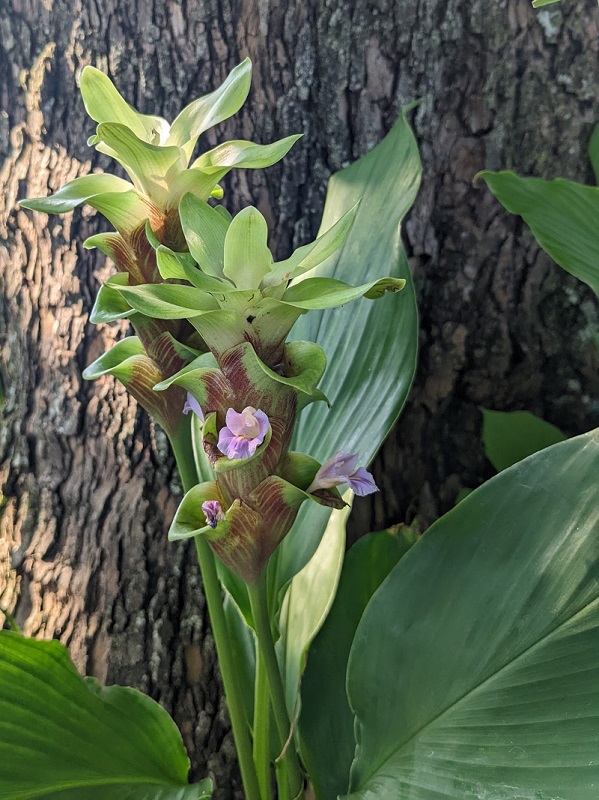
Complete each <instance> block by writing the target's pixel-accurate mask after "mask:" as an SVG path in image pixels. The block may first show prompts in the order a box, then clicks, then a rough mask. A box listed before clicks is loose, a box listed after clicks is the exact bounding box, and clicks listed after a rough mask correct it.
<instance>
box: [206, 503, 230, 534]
mask: <svg viewBox="0 0 599 800" xmlns="http://www.w3.org/2000/svg"><path fill="white" fill-rule="evenodd" d="M202 511H203V512H204V514H205V515H206V522H207V523H208V525H210V527H211V528H216V526H217V525H218V523H219V522H223V520H224V519H225V515H224V514H223V510H222V508H221V504H220V503H219V502H218V500H206V501H205V502H204V503H202Z"/></svg>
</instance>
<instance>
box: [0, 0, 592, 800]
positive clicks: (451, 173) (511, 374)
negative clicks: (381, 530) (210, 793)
mask: <svg viewBox="0 0 599 800" xmlns="http://www.w3.org/2000/svg"><path fill="white" fill-rule="evenodd" d="M597 20H598V17H597V7H596V4H595V3H594V2H593V0H586V1H585V2H584V3H578V4H573V3H572V4H567V3H564V4H562V5H559V6H552V7H549V8H547V9H545V10H543V11H540V12H534V11H533V10H532V9H531V8H530V3H529V2H528V0H503V1H502V2H501V1H500V2H496V3H493V4H489V3H488V2H484V0H449V1H448V0H402V1H401V2H396V0H332V1H331V2H323V0H308V1H307V2H304V1H302V2H300V1H299V0H288V2H286V3H278V2H273V1H271V2H269V0H265V2H261V3H254V2H250V0H207V1H206V2H199V0H188V1H187V2H178V1H177V0H166V2H162V3H155V2H153V0H120V1H119V2H118V3H117V2H115V0H106V2H105V3H102V4H97V3H95V2H92V0H78V1H77V2H76V3H74V4H73V3H71V2H67V1H66V0H54V2H52V3H48V2H41V0H37V2H36V0H33V2H31V3H22V2H21V0H4V2H3V3H2V5H1V6H0V99H1V107H2V109H3V111H2V114H1V116H0V151H1V153H2V155H3V156H4V158H5V160H4V165H3V166H2V168H1V169H0V235H1V237H2V241H1V243H0V264H1V269H0V289H1V291H0V375H1V380H2V386H3V401H2V403H3V406H2V424H1V427H0V443H1V450H0V479H1V481H2V485H3V489H2V492H3V498H2V505H3V508H2V511H1V517H0V562H1V565H2V566H1V571H0V606H1V607H4V608H8V609H9V610H13V611H14V613H15V615H16V618H17V620H18V621H19V623H20V624H21V625H22V626H23V629H24V631H25V632H26V633H27V634H28V635H33V636H42V637H58V638H60V639H61V640H62V641H63V642H65V643H66V644H68V645H69V648H70V650H71V653H72V655H73V657H74V659H75V661H76V663H77V665H78V666H79V668H80V669H81V670H82V671H85V672H87V673H88V674H93V675H96V676H97V677H98V678H100V680H102V681H107V682H119V683H124V684H129V685H134V686H138V687H139V688H141V689H143V690H144V691H147V692H149V693H150V694H151V695H152V696H154V697H155V698H157V699H159V700H160V701H161V702H162V703H163V704H164V705H165V706H166V708H167V709H168V710H169V711H171V712H172V713H173V715H174V717H175V720H176V721H177V722H178V724H179V726H180V728H181V730H182V732H183V736H184V739H185V743H186V745H187V747H188V749H189V751H190V753H191V755H192V760H193V762H194V766H195V771H196V774H197V775H203V774H205V773H206V770H211V771H212V772H213V773H214V775H215V777H216V781H217V783H218V785H219V786H220V792H219V797H220V798H221V799H222V800H225V798H230V797H233V796H234V795H235V793H236V792H237V791H238V786H239V784H238V781H237V778H236V771H235V758H234V752H233V746H232V741H231V739H230V737H229V735H228V724H227V719H226V711H225V708H224V704H223V701H222V698H221V694H220V689H219V683H218V678H217V673H216V667H215V657H214V648H213V644H212V640H211V637H210V633H209V630H208V625H207V620H206V615H205V609H204V604H203V600H202V594H201V587H200V586H199V585H198V579H197V576H196V565H195V562H194V559H193V557H192V555H191V554H190V552H189V548H187V547H184V546H175V545H169V544H168V543H167V541H166V530H167V525H168V522H169V521H170V519H171V517H172V515H173V513H174V510H175V508H176V504H177V501H178V499H179V497H180V488H179V485H178V482H177V479H176V477H175V471H174V467H173V463H172V460H171V459H170V458H168V457H167V454H166V442H165V438H164V436H163V435H162V433H161V432H160V431H159V430H155V429H153V428H152V427H151V426H150V423H149V421H148V418H147V417H146V416H145V414H143V413H138V411H137V408H136V404H135V402H134V401H133V400H132V399H131V398H130V397H129V396H128V395H127V394H126V392H125V391H124V389H123V388H122V387H121V386H120V385H119V384H116V383H114V382H113V381H112V380H105V381H100V382H96V383H94V384H86V383H84V382H83V381H82V380H81V371H82V369H83V367H84V366H85V365H87V364H88V363H90V362H91V361H92V360H93V359H94V358H95V357H97V356H98V355H99V354H100V353H101V352H103V351H104V350H105V349H106V348H107V346H109V345H110V344H111V343H112V341H113V340H114V339H115V338H117V337H119V336H121V335H122V334H123V332H124V331H125V329H126V326H122V327H121V328H119V327H118V326H104V327H99V328H96V327H94V326H91V325H89V324H88V317H89V312H90V310H91V306H92V303H93V299H94V296H95V294H96V291H97V288H98V285H99V282H100V281H101V280H103V279H104V278H106V277H107V276H108V274H109V273H110V267H109V266H107V265H106V264H105V263H104V260H103V257H102V256H100V255H98V254H97V252H86V251H84V250H83V249H82V248H81V245H80V242H81V241H83V239H85V238H86V236H88V235H90V234H91V233H93V232H96V231H97V230H98V229H99V227H100V226H101V225H103V223H102V222H101V221H100V219H99V218H98V217H97V216H96V215H95V214H93V213H92V212H91V211H90V210H89V209H86V210H84V211H83V212H80V211H77V212H75V214H74V215H66V216H62V217H50V218H49V219H48V218H47V217H45V216H44V215H37V214H31V213H29V212H24V211H18V210H17V207H16V201H17V198H19V197H24V196H30V197H35V196H40V195H44V194H47V193H50V192H52V191H54V190H56V189H57V188H58V187H59V186H60V185H62V184H63V183H64V182H65V181H67V180H69V179H71V178H74V177H76V176H77V175H81V174H85V173H87V172H88V171H89V170H90V169H93V168H96V167H103V166H106V163H107V162H106V163H104V162H103V159H102V158H101V157H97V156H95V155H94V157H93V161H92V160H90V153H91V151H90V150H89V149H88V148H87V147H86V144H85V140H86V138H87V136H88V135H89V134H90V133H92V132H93V127H94V126H93V124H92V123H91V122H90V121H89V120H88V119H87V117H86V115H85V113H84V108H83V104H82V102H81V99H80V97H79V93H78V91H77V87H76V81H77V76H78V74H79V71H80V69H81V68H82V67H83V66H84V65H85V64H88V63H92V64H94V65H95V66H98V67H100V68H102V69H105V70H107V71H108V73H109V74H110V76H111V77H112V78H113V80H114V81H115V83H116V85H117V86H118V88H119V89H120V90H121V91H122V92H123V93H124V95H125V96H126V97H127V98H128V99H129V100H130V101H131V102H132V103H133V104H134V105H136V106H137V107H138V108H139V109H140V110H142V111H145V112H156V113H160V114H162V115H164V116H166V117H167V118H172V117H174V115H175V114H176V113H177V111H178V110H179V109H180V108H181V107H182V106H183V105H184V104H185V103H186V102H188V101H189V100H190V99H191V98H193V97H196V96H197V95H198V94H201V93H203V92H207V91H209V90H211V89H213V88H214V87H215V86H216V85H218V84H219V83H220V82H221V81H222V80H223V78H224V77H225V75H226V74H227V72H228V70H230V69H231V68H232V67H233V66H234V65H235V64H236V63H238V62H239V61H241V60H242V58H243V57H245V56H246V55H249V56H250V57H251V58H252V60H253V62H254V80H253V89H252V92H251V95H250V102H249V103H248V104H247V105H246V106H245V108H244V109H243V110H242V112H241V113H240V114H238V115H237V116H236V117H234V118H233V119H231V120H229V121H228V122H227V123H226V124H224V125H222V126H220V128H219V129H218V130H217V131H216V133H215V132H214V131H211V132H210V133H209V134H208V135H207V137H206V142H205V143H204V145H205V146H213V145H214V144H216V142H217V141H221V140H222V139H223V138H247V139H253V140H254V141H257V142H267V141H271V140H272V139H274V138H279V137H282V136H285V135H288V134H291V133H295V132H304V134H305V136H304V138H303V139H302V140H301V141H300V142H299V143H298V145H296V147H295V148H294V150H293V151H292V153H291V154H290V156H289V157H288V158H287V159H285V161H284V162H282V163H281V164H280V165H277V166H275V167H272V168H270V169H268V170H266V171H264V172H249V173H246V172H241V171H238V172H235V173H234V174H233V176H232V178H231V179H230V181H228V184H227V194H226V202H227V203H228V205H229V207H230V209H231V210H232V211H235V210H237V209H238V208H239V207H240V206H241V205H243V204H247V203H250V202H252V203H254V204H256V205H258V207H259V208H260V210H261V211H262V212H263V213H264V214H265V216H266V217H267V219H268V220H269V222H270V223H271V225H272V226H273V228H274V229H275V230H276V238H275V240H274V241H273V242H272V246H273V248H274V251H275V255H276V257H279V258H281V257H284V256H285V255H286V254H287V253H288V252H289V250H290V248H291V246H292V245H298V244H302V243H303V242H304V241H307V239H308V237H309V236H310V235H313V234H314V233H315V232H316V229H317V227H318V222H319V219H320V214H321V210H322V206H323V200H324V192H325V187H326V180H327V177H328V175H329V174H330V172H331V171H333V170H337V169H339V168H340V167H342V166H343V165H345V164H347V163H348V162H350V161H352V160H353V159H355V158H357V157H358V156H360V155H362V154H363V153H365V152H366V151H367V150H369V149H370V148H371V147H372V146H373V145H374V144H376V143H377V142H378V141H379V140H380V138H381V137H382V136H383V134H384V133H385V132H386V131H387V130H388V129H389V128H390V126H391V124H392V123H393V120H394V119H395V117H396V115H397V114H398V112H399V109H400V107H401V106H402V105H403V104H404V103H406V102H408V101H410V100H412V99H414V98H422V101H423V102H422V104H421V105H420V106H419V108H418V110H417V111H416V112H415V113H414V116H413V121H414V126H415V130H416V134H417V137H418V140H419V143H420V147H421V153H422V159H423V167H424V181H423V187H422V189H421V192H420V195H419V197H418V199H417V202H416V206H415V208H414V210H413V211H412V213H411V215H410V217H409V220H408V222H407V224H406V226H405V231H404V238H405V240H406V245H407V248H408V252H409V254H410V257H411V263H412V266H413V271H414V277H415V280H416V285H417V288H418V295H419V304H420V313H421V351H420V366H419V371H418V375H417V379H416V383H415V386H414V389H413V392H412V395H411V398H410V401H409V403H408V406H407V408H406V411H405V413H404V415H403V417H402V419H401V421H400V423H399V425H398V426H397V427H396V429H395V431H394V432H393V434H392V435H391V437H390V438H389V441H388V442H387V444H386V445H385V446H384V448H383V450H382V452H381V453H380V455H379V457H378V459H377V461H376V463H375V467H374V472H375V475H376V478H377V481H378V483H379V485H380V486H381V487H382V489H383V491H382V492H381V493H380V494H379V495H376V496H375V497H374V499H373V500H372V501H362V502H359V503H357V504H356V510H355V513H354V523H353V533H354V535H357V534H358V533H359V532H363V531H365V530H367V529H371V528H374V527H383V526H385V525H387V524H390V523H394V522H398V521H402V520H407V521H411V520H412V519H413V518H414V517H415V516H416V517H417V518H418V519H419V521H420V524H421V526H422V527H425V526H426V525H428V524H430V522H431V521H432V520H433V519H435V518H436V517H437V516H438V515H439V514H440V513H441V512H443V511H445V510H447V508H449V507H450V506H451V505H452V504H453V503H454V501H455V498H456V495H457V494H458V491H459V490H460V489H461V488H462V487H463V486H474V485H477V484H479V483H480V482H481V481H482V480H483V479H485V478H486V477H488V476H489V474H490V467H489V465H488V464H486V462H485V460H484V456H483V453H482V446H481V442H480V427H481V418H480V414H479V412H478V406H479V405H483V406H487V407H491V408H497V409H501V410H510V409H517V408H525V409H529V410H531V411H534V412H535V413H537V414H539V415H541V416H543V417H545V418H546V419H548V420H550V421H551V422H553V423H555V424H557V425H558V426H560V427H562V429H563V430H564V431H565V432H566V433H568V434H574V433H577V432H580V431H582V430H587V429H589V428H591V427H592V426H593V425H596V424H598V422H597V403H596V397H597V388H598V380H597V350H596V344H595V342H594V340H593V336H592V330H593V325H595V326H596V317H594V315H596V307H595V306H594V305H593V302H592V300H591V294H590V292H589V291H587V290H586V289H585V288H584V287H583V286H582V284H580V283H578V282H577V281H576V280H575V279H574V278H570V277H569V276H567V275H565V274H564V273H563V272H562V271H561V270H559V269H558V268H557V267H554V266H553V265H552V264H551V262H550V261H549V260H548V259H547V258H546V257H545V256H544V255H543V254H542V253H540V252H539V250H538V248H537V246H536V244H535V243H534V240H533V239H532V237H531V235H530V233H529V232H528V230H527V229H526V228H525V227H524V226H523V225H522V224H521V223H520V222H519V221H518V220H515V219H513V218H511V217H509V216H508V215H507V214H505V213H504V212H503V210H502V209H501V208H500V207H499V205H498V204H497V203H496V202H495V201H494V200H493V198H492V197H491V195H490V193H489V192H488V191H487V190H486V189H485V188H484V186H480V187H474V186H473V185H472V178H473V176H474V174H475V173H476V172H477V171H478V170H480V169H482V168H483V167H489V168H492V169H499V168H503V167H506V168H507V167H509V168H513V169H515V170H516V171H518V172H520V173H523V174H536V175H538V176H541V177H552V176H555V175H558V174H559V175H563V176H565V177H568V178H571V179H574V180H582V181H585V180H586V181H587V182H590V180H591V170H590V167H589V166H588V163H587V160H586V156H585V149H586V144H587V142H588V139H589V136H590V133H591V129H592V124H593V123H594V122H595V120H596V116H597V112H596V100H595V97H596V87H597V77H598V76H597V72H598V64H597V49H598V46H599V35H598V31H597ZM397 324H401V320H400V319H398V321H397Z"/></svg>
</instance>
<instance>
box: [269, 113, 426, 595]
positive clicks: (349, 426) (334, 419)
mask: <svg viewBox="0 0 599 800" xmlns="http://www.w3.org/2000/svg"><path fill="white" fill-rule="evenodd" d="M420 174H421V168H420V159H419V156H418V148H417V146H416V141H415V139H414V136H413V134H412V132H411V130H410V127H409V125H408V122H407V120H406V117H405V114H402V115H401V116H400V117H399V119H398V120H397V122H396V123H395V125H394V126H393V129H392V130H391V132H390V133H389V134H388V135H387V136H386V137H385V139H384V140H383V141H382V142H381V143H380V144H379V145H378V146H377V147H375V148H374V150H373V151H372V152H371V153H369V154H368V155H366V156H364V157H363V158H361V159H360V160H359V161H358V162H356V163H355V164H353V165H352V166H350V167H348V168H347V169H344V170H342V171H341V172H339V173H337V174H336V175H333V177H332V178H331V182H330V184H329V189H328V193H327V201H326V205H325V212H324V216H323V220H322V224H321V231H327V230H329V229H330V228H331V227H332V226H333V224H334V223H335V222H336V221H337V220H339V219H340V218H341V217H342V216H343V214H345V213H347V212H348V211H349V210H350V209H352V208H353V207H354V206H355V205H356V203H357V202H358V200H360V198H362V199H361V202H360V206H359V208H358V212H357V214H356V219H355V222H354V224H353V227H352V229H351V231H350V233H349V236H348V237H347V239H346V241H345V244H344V245H343V247H341V248H340V249H338V250H337V251H336V252H335V253H334V254H333V255H332V256H331V257H330V258H329V259H327V260H326V261H325V262H324V263H323V264H321V265H320V266H319V267H317V268H316V270H315V274H317V275H320V276H326V277H332V278H342V279H343V280H348V281H351V282H352V283H354V282H355V283H362V282H365V281H372V280H374V279H376V278H377V277H380V276H384V275H391V276H393V277H395V278H399V279H402V280H405V281H406V287H405V288H404V289H403V291H402V292H400V293H399V294H398V295H390V296H387V297H384V298H383V299H381V300H379V301H378V302H377V303H366V302H364V301H358V303H356V304H355V305H352V306H345V307H344V308H341V309H338V310H336V311H335V312H334V313H331V312H330V311H320V312H313V313H311V314H307V315H306V316H305V317H302V318H301V319H300V320H299V321H298V322H297V323H296V325H295V327H294V329H293V331H292V336H293V338H296V339H306V340H309V341H310V340H311V341H316V342H318V343H319V344H320V345H321V346H322V347H323V348H324V350H325V352H326V354H327V359H328V367H327V371H326V373H325V376H324V379H323V382H322V386H321V389H322V390H323V391H324V393H325V394H326V396H327V397H328V398H329V400H330V402H331V405H332V408H331V410H329V409H327V408H325V407H324V406H323V405H322V404H314V405H312V406H310V407H309V408H308V409H307V410H306V411H305V412H303V413H302V415H301V417H300V418H299V420H298V424H297V427H296V434H295V439H294V443H293V447H294V449H297V450H300V451H303V452H305V453H310V455H312V456H314V457H315V458H317V459H318V460H319V461H321V462H323V461H326V459H327V458H329V457H330V456H331V455H333V454H334V453H335V452H336V451H337V450H345V451H348V452H355V453H358V454H359V455H360V458H361V460H362V463H364V464H366V463H368V462H369V461H370V460H371V459H372V458H373V456H374V454H375V453H376V451H377V450H378V448H379V447H380V445H381V443H382V442H383V440H384V439H385V437H386V436H387V434H388V433H389V431H390V430H391V428H392V426H393V425H394V423H395V421H396V419H397V417H398V415H399V413H400V411H401V409H402V407H403V404H404V402H405V400H406V397H407V395H408V391H409V389H410V386H411V384H412V379H413V376H414V371H415V368H416V353H417V345H418V314H417V310H416V300H415V294H414V287H413V284H412V280H411V277H410V269H409V265H408V261H407V258H406V257H405V253H404V252H403V249H402V247H401V243H400V238H399V225H400V223H401V220H402V219H403V217H404V216H405V214H406V213H407V211H408V210H409V209H410V207H411V205H412V203H413V201H414V198H415V196H416V193H417V191H418V187H419V185H420ZM373 231H376V236H373ZM312 274H314V273H312ZM300 285H301V284H298V286H300ZM327 517H328V512H327V511H326V510H324V509H321V508H318V507H316V506H312V507H305V508H304V509H302V510H301V511H300V514H299V515H298V520H297V522H296V523H295V525H294V528H293V530H292V531H291V532H290V534H289V535H288V536H287V537H286V538H285V539H284V541H283V542H282V543H281V545H280V546H279V548H278V551H277V553H276V556H275V558H276V562H275V563H273V565H272V569H271V581H274V582H275V584H276V586H277V587H279V588H280V587H282V586H284V585H285V584H286V583H287V581H289V580H290V579H291V578H292V577H293V575H294V574H296V572H298V571H299V570H300V569H301V568H302V567H303V566H304V565H305V564H306V563H307V562H308V561H309V560H310V557H311V556H312V554H313V553H314V551H315V550H316V547H317V546H318V542H319V540H320V537H321V535H322V531H323V530H324V527H325V525H326V520H327Z"/></svg>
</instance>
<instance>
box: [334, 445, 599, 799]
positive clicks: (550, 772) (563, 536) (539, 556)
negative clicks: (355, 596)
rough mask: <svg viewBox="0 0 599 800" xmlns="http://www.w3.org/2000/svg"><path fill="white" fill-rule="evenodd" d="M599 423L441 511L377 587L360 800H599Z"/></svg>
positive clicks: (355, 772)
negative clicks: (393, 799)
mask: <svg viewBox="0 0 599 800" xmlns="http://www.w3.org/2000/svg"><path fill="white" fill-rule="evenodd" d="M598 474H599V431H592V432H591V433H589V434H586V435H584V436H580V437H577V438H575V439H570V440H568V441H566V442H562V443H561V444H557V445H554V446H553V447H550V448H547V449H546V450H543V451H541V452H540V453H536V454H535V455H533V456H530V458H528V459H526V460H524V461H521V462H520V463H518V464H516V465H515V466H513V467H510V468H509V469H507V470H505V471H504V472H501V473H500V474H499V475H497V476H496V477H495V478H493V479H492V480H490V481H489V482H488V483H486V484H484V485H483V486H482V487H480V488H479V489H477V490H476V491H474V492H472V493H471V494H470V495H469V496H468V497H466V498H465V499H464V500H462V502H461V503H460V504H459V505H457V506H456V507H455V508H454V509H453V510H452V511H450V512H449V513H448V514H446V515H445V516H444V517H443V518H441V519H440V520H438V521H437V522H436V523H435V524H434V525H433V526H432V527H431V528H430V529H429V530H428V531H427V533H425V534H424V536H423V537H422V538H421V539H420V541H418V542H417V544H416V545H414V547H413V548H412V549H411V550H410V552H409V553H408V554H407V555H406V556H404V558H402V559H401V561H400V562H399V564H398V565H397V566H396V567H395V569H394V570H393V572H392V573H391V574H390V575H389V577H388V578H387V580H386V581H385V583H383V585H382V586H381V587H380V589H379V590H378V591H377V592H376V594H375V595H374V597H373V598H372V600H371V601H370V603H369V605H368V608H367V609H366V611H365V613H364V615H363V617H362V620H361V622H360V624H359V626H358V630H357V632H356V636H355V639H354V643H353V646H352V651H351V654H350V659H349V666H348V679H347V689H348V696H349V699H350V703H351V706H352V708H353V710H354V712H355V713H356V715H357V719H356V740H357V742H358V744H357V747H356V756H355V760H354V763H353V765H352V772H351V783H350V794H349V795H347V797H348V798H351V800H375V798H376V800H379V799H380V798H382V797H401V798H402V800H431V799H432V798H458V797H459V798H466V797H473V798H474V797H485V798H493V800H513V798H559V799H560V800H562V798H563V800H595V798H596V797H597V794H598V790H599V758H598V755H599V702H598V698H599V658H598V654H599V484H598V482H597V475H598Z"/></svg>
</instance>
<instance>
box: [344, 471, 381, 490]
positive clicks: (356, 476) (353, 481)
mask: <svg viewBox="0 0 599 800" xmlns="http://www.w3.org/2000/svg"><path fill="white" fill-rule="evenodd" d="M347 482H348V483H349V485H350V488H351V489H353V491H354V493H355V494H357V495H358V497H364V496H365V495H367V494H373V492H378V490H379V487H378V486H377V485H376V483H375V482H374V478H373V477H372V475H371V474H370V472H368V471H367V470H365V469H364V467H360V468H359V469H357V470H356V471H355V472H353V473H352V474H351V475H349V476H348V478H347Z"/></svg>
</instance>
